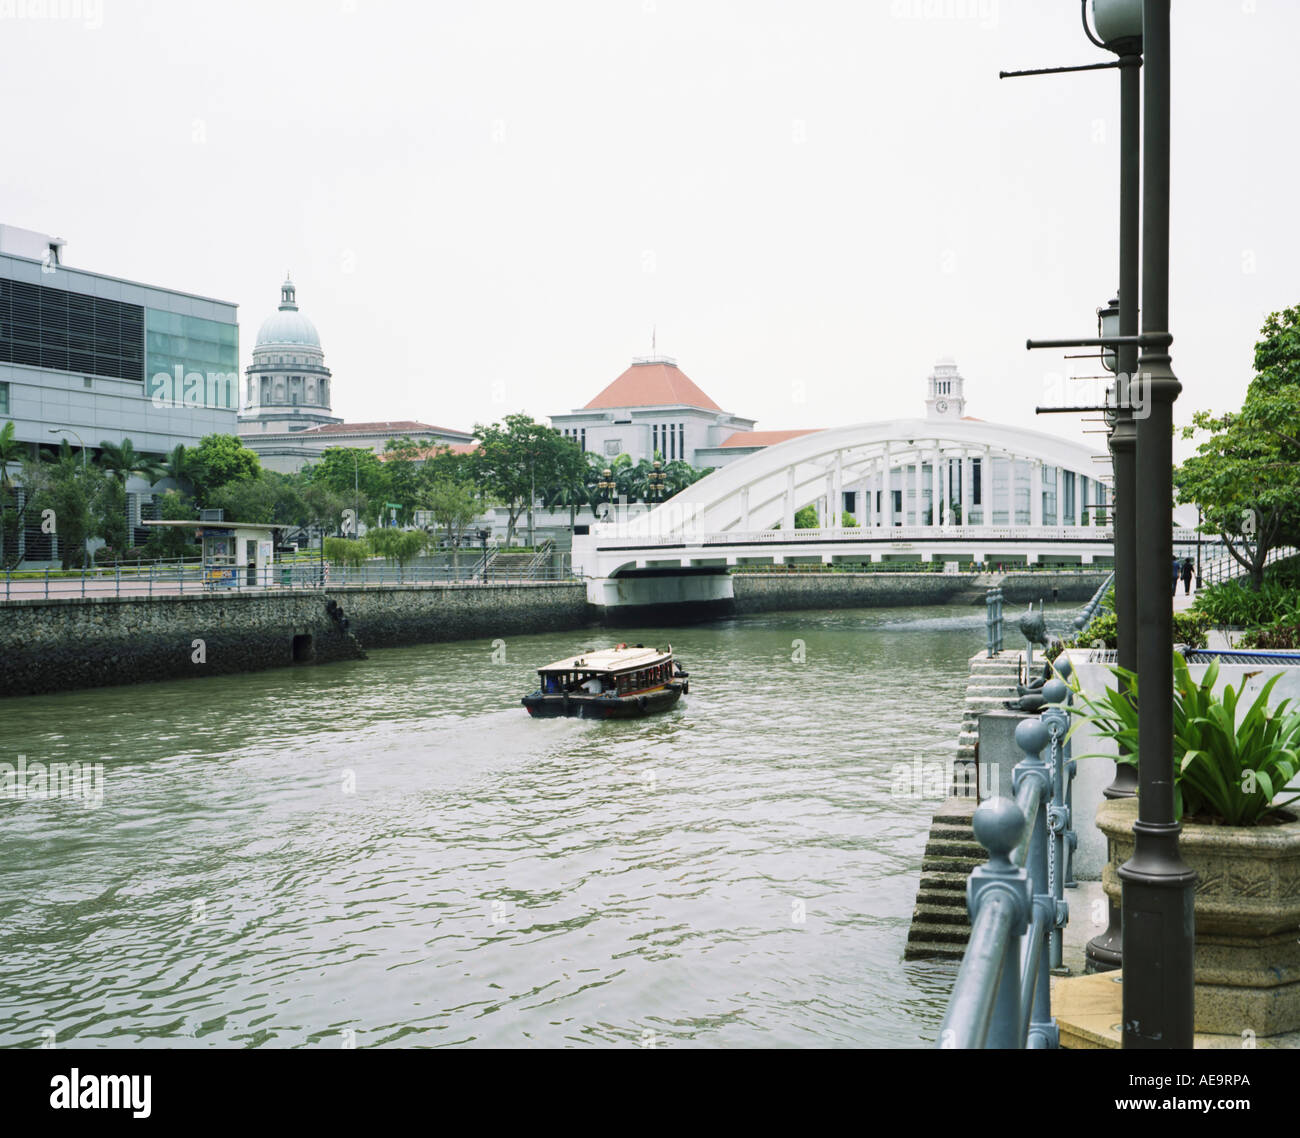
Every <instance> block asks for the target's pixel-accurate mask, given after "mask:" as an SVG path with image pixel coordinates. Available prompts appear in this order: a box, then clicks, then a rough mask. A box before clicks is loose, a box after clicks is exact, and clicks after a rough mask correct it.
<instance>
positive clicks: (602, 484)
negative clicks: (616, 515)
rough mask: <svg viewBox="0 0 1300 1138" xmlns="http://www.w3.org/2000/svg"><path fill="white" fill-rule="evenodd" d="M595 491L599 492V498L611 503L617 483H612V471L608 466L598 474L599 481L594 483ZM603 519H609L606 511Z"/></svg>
mask: <svg viewBox="0 0 1300 1138" xmlns="http://www.w3.org/2000/svg"><path fill="white" fill-rule="evenodd" d="M596 489H597V490H599V491H600V496H601V498H602V500H604V501H605V502H606V503H609V502H612V501H613V498H614V491H615V490H617V489H618V483H616V482H615V481H614V471H613V470H612V469H610V468H609V467H608V466H607V467H605V469H604V470H602V471H601V472H600V481H599V482H597V483H596ZM604 517H605V518H608V517H609V511H608V510H606V511H605V513H604Z"/></svg>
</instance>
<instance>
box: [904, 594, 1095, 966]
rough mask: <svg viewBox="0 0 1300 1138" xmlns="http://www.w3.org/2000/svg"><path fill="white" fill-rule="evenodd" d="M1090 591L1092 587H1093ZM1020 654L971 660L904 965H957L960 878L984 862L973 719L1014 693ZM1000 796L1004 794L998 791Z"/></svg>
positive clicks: (965, 935) (962, 919) (961, 947)
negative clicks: (974, 822)
mask: <svg viewBox="0 0 1300 1138" xmlns="http://www.w3.org/2000/svg"><path fill="white" fill-rule="evenodd" d="M1094 587H1095V586H1094ZM1021 655H1022V654H1021V653H1020V652H1017V651H1003V652H1000V653H998V655H996V656H994V657H991V658H990V657H989V656H987V655H986V654H985V653H983V652H981V653H980V654H979V655H978V656H974V657H972V658H971V662H970V679H969V681H968V683H967V687H966V705H965V709H964V711H963V715H962V724H961V731H960V733H959V735H958V737H957V758H956V760H955V761H954V763H953V785H952V787H951V790H952V796H951V797H950V798H949V799H948V800H947V801H946V802H944V803H943V805H942V806H940V807H939V809H938V810H937V811H936V812H935V815H934V818H933V820H932V821H931V823H930V837H929V840H928V841H927V842H926V846H925V854H924V856H923V858H922V861H921V884H920V887H919V888H918V890H917V894H916V908H915V909H914V910H913V911H912V925H911V928H910V929H908V933H907V945H906V946H905V947H904V949H903V958H904V959H905V960H918V959H925V958H930V959H934V958H939V959H951V960H960V959H961V956H962V954H963V953H964V952H965V951H966V943H967V941H968V940H969V939H970V916H969V915H968V914H967V912H966V879H967V878H968V877H969V876H970V871H971V870H972V869H974V868H975V867H976V866H977V865H982V864H984V862H985V861H986V860H987V859H988V855H987V854H986V853H985V852H984V848H983V846H981V845H980V844H979V842H977V841H976V840H975V833H974V831H973V830H972V829H971V819H972V817H973V816H974V814H975V807H976V805H977V803H978V801H979V800H978V797H977V790H978V787H979V786H980V785H981V779H980V777H979V775H978V773H977V764H978V758H977V744H978V742H979V717H980V715H981V714H983V713H984V712H985V711H993V710H995V709H996V708H999V707H1002V706H1003V702H1004V701H1005V700H1008V699H1010V698H1012V697H1013V696H1014V695H1015V694H1016V683H1017V682H1018V679H1019V673H1020V659H1021ZM1001 793H1003V794H1005V793H1008V791H1007V790H1006V789H1005V788H1002V789H1001Z"/></svg>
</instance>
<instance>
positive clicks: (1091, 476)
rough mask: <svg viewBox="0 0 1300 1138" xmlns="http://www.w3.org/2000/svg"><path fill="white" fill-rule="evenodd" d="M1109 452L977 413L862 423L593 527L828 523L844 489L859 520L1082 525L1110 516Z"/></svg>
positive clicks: (812, 437)
mask: <svg viewBox="0 0 1300 1138" xmlns="http://www.w3.org/2000/svg"><path fill="white" fill-rule="evenodd" d="M1109 461H1110V459H1109V455H1107V454H1105V453H1102V452H1097V451H1094V450H1092V449H1090V448H1088V447H1087V446H1084V445H1082V444H1079V443H1076V442H1072V441H1071V440H1069V439H1065V438H1061V437H1059V436H1057V435H1050V434H1047V433H1045V432H1043V431H1035V430H1030V429H1027V428H1023V427H1015V426H1007V425H1004V424H995V423H987V422H983V421H981V420H974V419H960V420H951V419H947V420H937V419H895V420H889V421H882V422H870V423H858V424H855V425H853V426H844V427H833V428H830V429H828V430H824V431H816V432H813V433H810V434H807V435H801V436H799V437H797V438H793V439H788V440H787V441H785V442H782V443H778V444H776V445H774V446H770V447H766V448H765V449H763V450H761V451H757V452H755V453H754V454H750V455H746V456H745V457H744V458H741V459H738V460H737V461H735V462H733V463H731V464H729V465H727V466H724V467H722V468H721V469H720V470H717V471H715V472H714V473H713V474H710V475H708V476H707V477H705V478H702V479H701V480H700V481H699V482H696V483H695V484H694V485H692V486H689V487H687V489H685V490H684V491H682V492H681V493H679V494H677V495H675V496H674V497H673V498H671V499H669V500H668V501H667V502H664V503H663V504H661V505H659V506H657V507H655V508H654V509H652V510H650V511H648V512H646V513H645V514H642V515H641V516H640V517H638V518H636V519H633V520H631V521H627V522H620V523H611V524H607V525H605V526H601V527H597V529H596V530H595V531H594V532H595V533H596V534H597V535H599V534H601V533H607V534H610V533H613V532H615V531H617V532H618V534H619V535H620V536H622V537H625V538H635V537H647V538H655V539H657V540H658V541H664V540H665V539H671V538H672V537H674V536H681V537H682V538H689V537H691V536H692V535H698V534H700V533H713V534H719V533H730V532H737V533H740V532H746V533H752V532H758V531H769V530H775V529H781V530H784V531H786V532H789V531H790V530H793V529H794V517H795V514H796V513H797V512H798V511H799V510H801V509H802V508H804V507H805V506H808V505H815V506H817V508H818V515H819V520H820V522H821V528H824V529H834V528H838V527H839V524H840V510H841V509H842V508H843V504H844V502H845V495H846V494H851V495H852V496H853V502H854V505H855V511H856V512H855V518H856V521H857V522H858V525H859V527H861V528H862V529H867V528H872V529H875V528H886V529H888V528H894V527H909V528H911V527H917V526H925V527H930V528H933V529H934V530H935V531H936V532H940V531H948V532H951V530H952V528H954V527H955V528H956V529H958V530H960V529H962V528H966V527H977V526H978V527H988V526H1017V525H1026V526H1043V525H1052V526H1079V525H1087V524H1088V523H1089V522H1097V521H1099V520H1101V518H1102V517H1104V516H1106V514H1107V513H1108V511H1107V508H1106V507H1107V506H1108V503H1109V481H1110V466H1109ZM936 503H937V504H938V508H937V509H936V508H935V504H936Z"/></svg>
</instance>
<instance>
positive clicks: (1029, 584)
mask: <svg viewBox="0 0 1300 1138" xmlns="http://www.w3.org/2000/svg"><path fill="white" fill-rule="evenodd" d="M1108 573H1109V570H1100V571H1099V570H1086V571H1077V572H1076V571H1069V570H1066V571H1061V572H1055V571H1054V572H1037V573H1006V574H996V573H990V574H977V575H971V574H969V573H967V574H955V573H952V574H948V573H878V572H877V573H871V572H868V573H737V574H735V576H734V577H733V578H732V580H733V582H734V588H735V611H736V612H737V613H747V612H775V611H780V610H782V609H817V608H846V607H847V608H884V607H886V606H889V605H956V604H983V603H984V595H985V592H986V591H987V590H988V589H990V588H992V587H994V586H998V585H1000V586H1001V588H1002V598H1003V600H1004V601H1005V602H1006V603H1007V604H1008V605H1026V606H1028V605H1029V604H1030V603H1033V604H1037V603H1038V601H1039V600H1043V601H1046V602H1047V603H1049V604H1050V603H1051V602H1052V601H1078V602H1079V603H1080V604H1082V603H1083V602H1084V601H1086V600H1088V599H1089V598H1090V597H1091V596H1092V595H1093V593H1095V592H1096V591H1097V589H1098V587H1099V586H1100V585H1101V583H1102V582H1103V581H1104V580H1105V579H1106V577H1107V575H1108Z"/></svg>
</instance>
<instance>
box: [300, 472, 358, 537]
mask: <svg viewBox="0 0 1300 1138" xmlns="http://www.w3.org/2000/svg"><path fill="white" fill-rule="evenodd" d="M298 496H299V497H300V498H301V499H302V505H303V513H304V516H305V517H306V524H307V525H309V526H314V527H316V528H317V529H319V530H320V531H321V533H322V534H323V533H324V532H325V531H326V530H331V531H334V530H339V529H341V527H342V524H343V511H344V510H345V509H347V508H348V502H347V500H346V499H345V498H344V497H343V495H342V494H336V493H335V492H334V491H333V490H331V489H330V488H329V487H328V486H326V485H325V484H324V483H323V482H302V484H301V486H300V488H299V490H298Z"/></svg>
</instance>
